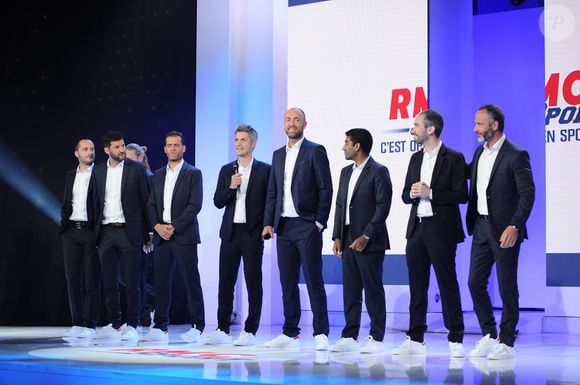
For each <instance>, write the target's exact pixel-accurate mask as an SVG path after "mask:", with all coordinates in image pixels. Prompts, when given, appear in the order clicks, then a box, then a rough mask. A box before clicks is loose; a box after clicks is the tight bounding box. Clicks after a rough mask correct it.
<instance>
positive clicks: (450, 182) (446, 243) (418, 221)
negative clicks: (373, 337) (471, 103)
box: [393, 110, 467, 358]
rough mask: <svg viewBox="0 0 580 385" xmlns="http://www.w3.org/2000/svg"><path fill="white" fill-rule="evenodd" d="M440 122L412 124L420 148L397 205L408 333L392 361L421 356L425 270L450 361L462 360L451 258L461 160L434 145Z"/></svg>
mask: <svg viewBox="0 0 580 385" xmlns="http://www.w3.org/2000/svg"><path fill="white" fill-rule="evenodd" d="M442 131H443V117H442V116H441V115H440V114H439V113H438V112H437V111H434V110H425V111H423V112H421V113H420V114H419V115H418V116H417V117H416V118H415V122H414V124H413V128H412V130H411V134H412V135H413V136H414V138H415V141H416V142H417V143H418V144H420V145H422V146H423V149H422V150H421V151H418V152H416V153H414V154H413V155H412V156H411V160H410V161H409V168H408V170H407V176H406V177H405V187H404V189H403V194H402V198H403V202H405V203H406V204H410V205H411V212H410V214H409V222H408V225H407V233H406V238H407V246H406V249H405V253H406V256H407V267H408V270H409V290H410V293H411V299H410V304H409V317H410V320H409V330H408V331H407V339H406V340H405V341H404V342H403V343H402V344H401V346H400V347H399V348H396V349H393V354H395V355H414V354H425V353H426V345H425V342H424V335H425V332H426V331H427V305H428V302H429V300H428V291H429V276H430V273H431V266H433V270H434V271H435V277H436V278H437V283H438V285H439V290H440V292H441V307H442V310H443V323H444V325H445V327H446V328H447V330H449V333H448V335H447V339H448V342H449V351H450V355H451V357H452V358H459V357H463V356H464V350H463V333H464V324H463V310H462V308H461V296H460V293H459V284H458V283H457V273H456V270H455V254H456V251H457V244H458V243H460V242H463V240H464V239H465V233H464V232H463V225H462V223H461V215H460V213H459V205H460V204H461V203H465V202H466V201H467V182H466V179H465V159H464V158H463V155H462V154H461V153H460V152H457V151H454V150H453V149H451V148H449V147H447V146H445V145H444V144H443V142H442V141H441V139H440V136H441V132H442Z"/></svg>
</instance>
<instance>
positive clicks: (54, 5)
mask: <svg viewBox="0 0 580 385" xmlns="http://www.w3.org/2000/svg"><path fill="white" fill-rule="evenodd" d="M195 21H196V2H195V1H180V0H123V1H94V2H90V1H89V2H78V1H75V2H72V1H61V2H48V1H47V2H40V1H37V2H26V1H20V2H10V5H2V6H0V33H1V36H2V37H1V40H0V41H1V43H0V47H1V48H0V117H1V123H0V151H1V152H0V164H1V163H4V165H5V166H6V165H7V164H10V167H9V171H10V175H9V176H7V175H6V172H5V173H4V176H3V177H2V174H1V173H0V324H1V325H66V324H68V323H69V322H70V316H69V311H68V304H67V295H66V286H65V280H64V269H63V262H62V259H63V258H62V252H61V245H60V239H59V238H58V237H57V236H56V233H57V231H58V225H57V223H56V222H55V221H54V219H52V218H50V217H49V216H48V215H47V214H46V213H45V211H43V210H41V209H39V208H37V207H36V205H33V204H31V203H30V202H31V201H30V199H27V198H26V195H27V191H21V192H18V191H16V190H15V189H14V188H13V187H12V184H11V183H8V182H9V181H8V180H9V179H10V178H17V179H18V178H20V179H24V178H28V176H27V174H26V170H29V171H30V172H31V174H32V175H33V176H36V177H38V179H39V181H40V183H41V184H43V185H44V186H45V187H46V188H47V189H48V192H49V195H53V196H54V197H56V199H57V200H58V202H60V200H61V196H62V191H63V183H64V172H65V171H66V170H68V169H72V168H74V167H76V164H77V161H76V158H75V157H74V154H73V152H74V149H73V146H74V143H75V142H76V141H77V140H78V139H79V138H91V139H93V141H94V143H95V148H96V163H101V162H103V161H105V159H106V158H105V154H104V152H103V146H102V144H101V137H102V135H103V134H104V133H105V132H106V131H109V130H118V131H121V132H122V133H123V135H124V137H125V143H130V142H137V143H139V144H142V145H146V146H147V147H148V148H149V151H148V152H147V154H148V156H149V161H150V164H151V168H152V169H156V168H159V167H162V166H163V165H164V164H165V156H164V155H163V149H162V147H163V138H164V134H165V133H166V132H167V131H169V130H180V131H182V132H183V133H184V134H185V137H186V143H187V145H188V147H189V151H188V152H187V161H188V162H190V163H195V158H194V156H195V154H194V149H195V143H194V139H195V135H194V132H195V30H196V26H195ZM9 160H12V161H15V162H16V163H14V164H12V163H10V162H9ZM0 167H1V166H0ZM49 203H50V202H49V201H47V202H44V204H45V205H47V204H49ZM42 204H43V203H42V202H41V204H40V206H42ZM53 206H54V205H53ZM52 209H54V207H52ZM177 302H179V298H177ZM174 318H179V317H178V316H177V315H174ZM174 321H179V320H175V319H174Z"/></svg>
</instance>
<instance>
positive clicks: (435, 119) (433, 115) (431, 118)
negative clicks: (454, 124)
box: [420, 109, 443, 137]
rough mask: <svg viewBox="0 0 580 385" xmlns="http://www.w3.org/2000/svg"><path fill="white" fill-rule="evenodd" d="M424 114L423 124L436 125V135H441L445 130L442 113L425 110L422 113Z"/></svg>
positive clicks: (427, 125)
mask: <svg viewBox="0 0 580 385" xmlns="http://www.w3.org/2000/svg"><path fill="white" fill-rule="evenodd" d="M420 115H421V116H423V124H424V125H425V128H427V127H429V126H433V127H435V136H436V137H439V136H441V132H442V131H443V117H442V116H441V114H440V113H438V112H437V111H435V110H431V109H429V110H425V111H423V112H421V114H420Z"/></svg>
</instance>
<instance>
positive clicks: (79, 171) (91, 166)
mask: <svg viewBox="0 0 580 385" xmlns="http://www.w3.org/2000/svg"><path fill="white" fill-rule="evenodd" d="M94 165H95V162H93V163H91V165H90V166H89V168H87V169H86V170H85V171H81V166H77V174H78V173H84V172H88V173H91V172H93V166H94Z"/></svg>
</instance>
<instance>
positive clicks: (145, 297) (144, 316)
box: [139, 252, 155, 326]
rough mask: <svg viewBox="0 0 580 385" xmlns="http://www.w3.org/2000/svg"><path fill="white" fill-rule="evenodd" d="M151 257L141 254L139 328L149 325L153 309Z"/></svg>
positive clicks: (153, 289) (153, 293) (153, 292)
mask: <svg viewBox="0 0 580 385" xmlns="http://www.w3.org/2000/svg"><path fill="white" fill-rule="evenodd" d="M153 280H154V277H153V255H151V254H147V253H145V252H142V254H141V304H140V305H141V306H140V310H139V314H140V320H139V321H140V322H139V324H140V325H141V326H150V325H151V312H152V311H153V310H154V309H155V288H154V287H153Z"/></svg>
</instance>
